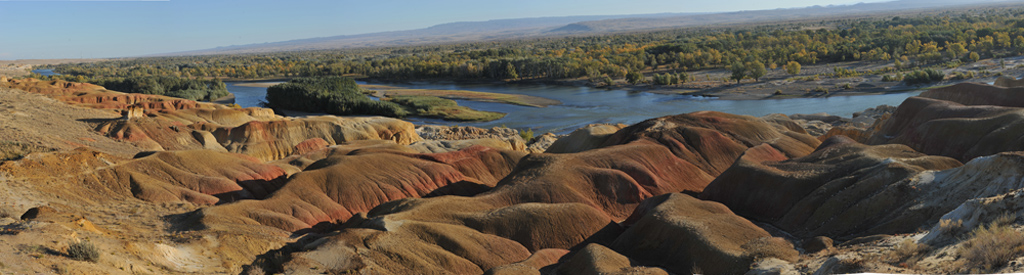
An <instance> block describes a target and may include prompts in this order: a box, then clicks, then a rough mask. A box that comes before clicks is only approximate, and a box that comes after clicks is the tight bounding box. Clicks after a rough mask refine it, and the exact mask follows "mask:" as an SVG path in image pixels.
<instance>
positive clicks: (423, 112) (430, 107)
mask: <svg viewBox="0 0 1024 275" xmlns="http://www.w3.org/2000/svg"><path fill="white" fill-rule="evenodd" d="M390 100H391V102H394V103H398V104H399V105H402V106H403V107H405V108H406V110H407V112H408V113H409V114H411V115H414V116H422V117H437V118H441V119H444V120H455V121H491V120H496V119H500V118H502V117H504V116H505V114H503V113H497V112H486V111H477V110H473V109H470V108H469V107H464V106H459V104H458V103H456V102H455V101H454V100H451V99H444V98H440V97H436V96H396V97H393V98H391V99H390Z"/></svg>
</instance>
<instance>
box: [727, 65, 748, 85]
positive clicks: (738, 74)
mask: <svg viewBox="0 0 1024 275" xmlns="http://www.w3.org/2000/svg"><path fill="white" fill-rule="evenodd" d="M729 70H730V71H732V76H729V79H733V80H736V83H740V80H743V78H745V77H747V66H745V65H743V63H742V62H739V61H736V63H732V66H730V67H729Z"/></svg>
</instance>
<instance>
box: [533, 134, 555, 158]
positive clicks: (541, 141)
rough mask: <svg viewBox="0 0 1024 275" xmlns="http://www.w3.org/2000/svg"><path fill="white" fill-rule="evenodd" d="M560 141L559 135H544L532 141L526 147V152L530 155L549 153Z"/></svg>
mask: <svg viewBox="0 0 1024 275" xmlns="http://www.w3.org/2000/svg"><path fill="white" fill-rule="evenodd" d="M556 141H558V135H555V134H553V133H544V134H543V135H540V136H537V137H534V138H533V139H532V140H530V143H529V144H527V145H526V151H527V152H530V153H535V154H536V153H544V151H547V150H548V148H549V147H551V145H552V144H554V143H555V142H556Z"/></svg>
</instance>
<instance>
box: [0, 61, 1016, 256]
mask: <svg viewBox="0 0 1024 275" xmlns="http://www.w3.org/2000/svg"><path fill="white" fill-rule="evenodd" d="M1004 82H1005V81H1004ZM1009 90H1012V89H1007V88H999V87H992V86H983V85H973V84H972V85H957V86H954V87H950V88H945V89H940V90H936V91H933V92H928V93H924V94H923V95H922V97H915V98H911V99H908V100H907V101H906V102H905V103H904V104H902V105H901V106H900V107H899V108H898V109H897V111H896V112H895V113H894V114H892V115H891V116H881V117H882V118H881V119H880V120H878V121H876V122H875V123H874V125H872V126H871V127H867V128H860V129H855V128H844V129H840V130H836V128H833V130H834V131H833V132H831V133H830V134H826V136H825V138H823V140H819V139H818V138H816V137H814V136H811V135H809V134H807V131H806V130H805V129H804V128H802V127H801V126H800V125H801V124H798V123H796V122H794V121H793V120H788V119H784V117H783V118H780V117H778V116H775V117H771V118H769V119H762V118H756V117H751V116H741V115H732V114H725V113H718V112H694V113H689V114H680V115H674V116H666V117H660V118H652V119H649V120H646V121H643V122H640V123H637V124H634V125H629V126H626V125H591V126H587V127H585V128H583V129H580V130H578V131H576V132H574V133H573V134H571V135H569V136H566V137H563V138H561V139H558V138H556V137H548V138H549V139H551V140H548V141H545V142H546V143H547V144H550V147H549V148H548V150H547V151H548V152H547V153H536V152H539V151H542V150H543V148H541V147H538V146H534V145H529V146H527V145H526V144H523V143H522V141H517V140H514V139H507V138H506V134H509V135H513V136H514V135H515V133H514V132H511V133H504V132H502V131H501V130H492V131H487V130H482V129H462V130H460V132H459V133H470V132H474V133H476V132H479V134H474V135H456V134H455V133H454V132H452V133H449V134H438V133H441V132H442V131H441V130H443V129H442V128H437V127H436V126H431V127H434V128H431V127H421V129H420V132H421V133H424V134H429V136H430V137H432V138H435V137H438V138H440V137H449V138H454V137H456V136H459V137H458V138H463V140H456V141H452V140H423V138H421V136H420V134H417V129H415V128H414V126H413V125H412V124H411V123H409V122H405V121H401V120H397V119H391V118H383V117H336V116H315V117H306V118H292V117H282V116H278V115H275V114H273V113H272V112H271V111H269V110H267V109H262V108H245V109H240V108H232V107H228V106H224V105H218V104H211V103H202V102H194V101H189V100H182V99H175V98H169V97H163V96H152V95H138V94H124V93H120V92H115V91H108V90H105V89H103V88H102V87H98V86H94V85H89V84H81V83H68V82H61V81H39V80H32V79H17V80H7V81H4V82H2V83H0V95H3V96H2V97H0V116H2V118H4V119H6V122H5V124H4V125H2V126H0V137H3V138H4V140H5V141H3V142H4V143H3V144H2V146H0V150H2V152H4V153H5V154H4V156H5V157H4V158H3V159H2V162H0V192H2V193H3V194H5V198H4V200H0V273H5V274H6V273H16V274H22V273H70V274H139V273H143V274H196V273H199V274H277V273H285V274H342V273H359V274H694V273H703V274H743V273H751V274H782V273H785V274H814V273H821V274H833V273H854V272H880V273H961V272H1019V271H1022V270H1021V267H1020V265H1013V264H1012V263H1013V261H1015V259H1016V258H1019V257H1024V254H1022V253H1019V250H1015V248H1014V247H1016V246H1014V245H1017V243H1015V240H1024V233H1021V232H1020V231H1018V229H1017V228H1020V225H1021V223H1022V222H1024V219H1020V218H1019V217H1021V216H1022V215H1024V210H1020V209H1024V203H1022V202H1024V200H1022V199H1020V198H1024V195H1022V194H1021V193H1020V192H1019V191H1018V190H1019V189H1021V188H1024V183H1022V182H1021V181H1020V179H1021V178H1024V168H1022V167H1024V165H1021V164H1024V158H1022V157H1021V156H1022V155H1024V153H1022V152H1012V151H1013V150H1020V149H1022V148H1018V147H1019V145H1020V142H1019V139H1020V135H1021V134H1020V133H1022V131H1013V129H1016V128H1014V127H1015V126H1014V125H1019V124H1020V123H1021V122H1020V121H1022V120H1024V117H1022V116H1020V115H1019V113H1020V112H1021V111H1020V110H1021V107H1020V106H1017V105H1016V104H1014V103H1013V102H1016V101H1015V100H1018V99H1019V98H1018V96H1017V95H1016V94H1014V93H1012V92H1005V91H1009ZM976 91H980V92H978V93H977V95H978V96H981V97H984V98H982V99H978V98H973V97H971V96H967V95H965V94H967V93H972V92H976ZM1001 102H1005V103H1006V104H1004V105H1008V106H996V104H1000V103H1001ZM842 133H850V134H851V135H852V136H853V137H846V136H843V135H842ZM554 139H557V140H554ZM528 151H532V152H535V153H528ZM1008 151H1010V152H1008ZM1018 220H1021V221H1018ZM978 228H982V229H978ZM1022 243H1024V242H1022ZM979 246H984V248H983V249H981V248H978V247H979ZM979 251H980V252H979ZM1015 251H1017V252H1015ZM997 252H998V253H1005V255H1004V254H1000V255H1004V256H1002V258H997V259H996V260H992V259H993V258H992V257H981V256H983V255H979V253H997Z"/></svg>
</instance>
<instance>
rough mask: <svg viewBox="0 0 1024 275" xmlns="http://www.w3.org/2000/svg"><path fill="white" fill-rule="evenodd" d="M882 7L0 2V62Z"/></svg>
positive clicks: (835, 0)
mask: <svg viewBox="0 0 1024 275" xmlns="http://www.w3.org/2000/svg"><path fill="white" fill-rule="evenodd" d="M882 1H883V0H860V1H857V0H817V1H813V0H783V1H764V0H734V1H707V0H628V1H627V0H586V1H579V0H574V1H569V0H515V1H488V0H442V1H426V0H359V1H349V0H340V1H339V0H292V1H268V0H249V1H239V0H232V1H221V0H205V1H204V0H170V1H33V0H23V1H9V0H0V19H2V21H3V22H4V27H3V28H2V29H0V60H12V59H36V58H101V57H127V56H139V55H146V54H155V53H167V52H178V51H187V50H198V49H208V48H213V47H218V46H229V45H243V44H252V43H263V42H276V41H284V40H292V39H302V38H312V37H325V36H335V35H347V34H361V33H373V32H381V31H393V30H409V29H418V28H425V27H429V26H432V25H437V24H442V23H450V22H459V21H484V20H491V19H510V18H526V17H550V16H572V15H618V14H649V13H664V12H719V11H738V10H759V9H774V8H790V7H804V6H811V5H829V4H852V3H856V2H882Z"/></svg>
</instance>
